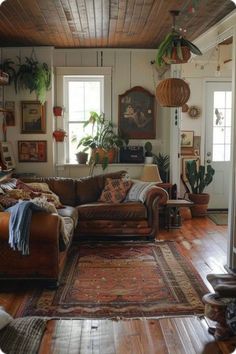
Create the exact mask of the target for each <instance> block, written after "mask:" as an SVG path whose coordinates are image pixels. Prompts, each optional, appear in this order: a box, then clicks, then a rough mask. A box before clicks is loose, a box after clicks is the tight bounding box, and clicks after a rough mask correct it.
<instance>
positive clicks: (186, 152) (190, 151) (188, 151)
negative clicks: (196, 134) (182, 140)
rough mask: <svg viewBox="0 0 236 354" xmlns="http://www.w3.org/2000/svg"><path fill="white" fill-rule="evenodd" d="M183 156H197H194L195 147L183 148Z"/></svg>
mask: <svg viewBox="0 0 236 354" xmlns="http://www.w3.org/2000/svg"><path fill="white" fill-rule="evenodd" d="M181 155H183V156H185V155H187V156H190V155H195V154H194V147H181Z"/></svg>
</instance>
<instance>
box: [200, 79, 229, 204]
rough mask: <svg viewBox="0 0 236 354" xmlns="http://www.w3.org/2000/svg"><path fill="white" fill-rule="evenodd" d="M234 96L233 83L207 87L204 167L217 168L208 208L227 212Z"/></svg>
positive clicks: (210, 186) (209, 187)
mask: <svg viewBox="0 0 236 354" xmlns="http://www.w3.org/2000/svg"><path fill="white" fill-rule="evenodd" d="M231 108H232V93H231V83H230V82H208V83H207V84H206V110H205V112H206V131H205V139H206V141H205V164H211V166H212V167H213V168H214V169H215V175H214V178H213V182H212V183H211V184H210V185H209V186H208V187H207V188H206V189H205V191H206V192H207V193H209V194H210V203H209V206H208V208H209V209H228V204H229V174H230V148H231V117H232V114H231Z"/></svg>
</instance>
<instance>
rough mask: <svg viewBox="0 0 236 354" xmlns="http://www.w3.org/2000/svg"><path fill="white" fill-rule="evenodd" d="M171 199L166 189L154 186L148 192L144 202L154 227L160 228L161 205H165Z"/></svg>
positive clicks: (150, 223) (149, 221)
mask: <svg viewBox="0 0 236 354" xmlns="http://www.w3.org/2000/svg"><path fill="white" fill-rule="evenodd" d="M168 199H169V196H168V193H167V191H166V190H165V189H163V188H160V187H157V186H153V187H152V188H150V189H149V191H148V192H147V194H146V197H145V200H144V204H145V205H146V208H147V213H148V224H149V225H150V226H151V225H152V226H154V229H156V230H157V229H158V228H159V210H158V209H159V206H161V205H165V204H166V202H167V200H168Z"/></svg>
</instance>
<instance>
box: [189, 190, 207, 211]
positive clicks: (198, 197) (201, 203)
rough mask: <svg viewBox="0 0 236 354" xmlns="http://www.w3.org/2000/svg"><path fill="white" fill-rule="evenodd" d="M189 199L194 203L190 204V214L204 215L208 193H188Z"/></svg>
mask: <svg viewBox="0 0 236 354" xmlns="http://www.w3.org/2000/svg"><path fill="white" fill-rule="evenodd" d="M188 198H189V200H191V202H193V203H194V204H193V205H192V206H191V213H192V216H206V215H207V208H208V204H209V200H210V195H209V194H207V193H201V194H193V193H189V194H188Z"/></svg>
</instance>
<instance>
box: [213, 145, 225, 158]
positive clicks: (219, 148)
mask: <svg viewBox="0 0 236 354" xmlns="http://www.w3.org/2000/svg"><path fill="white" fill-rule="evenodd" d="M224 151H225V149H224V145H216V144H215V145H213V152H212V159H213V161H224Z"/></svg>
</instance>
